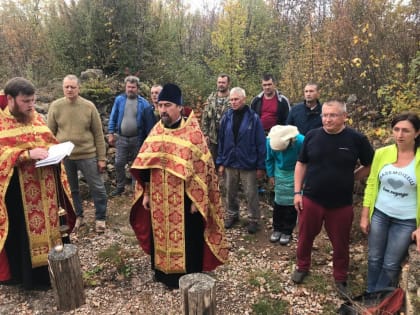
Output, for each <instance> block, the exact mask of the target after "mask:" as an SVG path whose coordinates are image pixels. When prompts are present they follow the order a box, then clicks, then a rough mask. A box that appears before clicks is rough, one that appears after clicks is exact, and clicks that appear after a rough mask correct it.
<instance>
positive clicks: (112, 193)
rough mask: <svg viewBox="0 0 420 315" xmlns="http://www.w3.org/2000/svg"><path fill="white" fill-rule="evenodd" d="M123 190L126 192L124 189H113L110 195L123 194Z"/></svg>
mask: <svg viewBox="0 0 420 315" xmlns="http://www.w3.org/2000/svg"><path fill="white" fill-rule="evenodd" d="M123 192H124V189H121V188H117V189H114V190H113V191H111V193H110V194H109V196H110V197H116V196H121V195H122V193H123Z"/></svg>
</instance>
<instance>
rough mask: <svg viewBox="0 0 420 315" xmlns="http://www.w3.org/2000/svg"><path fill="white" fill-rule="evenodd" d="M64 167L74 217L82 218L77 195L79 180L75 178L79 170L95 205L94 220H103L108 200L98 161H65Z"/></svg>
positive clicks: (79, 199)
mask: <svg viewBox="0 0 420 315" xmlns="http://www.w3.org/2000/svg"><path fill="white" fill-rule="evenodd" d="M64 167H65V168H66V173H67V178H68V180H69V184H70V190H71V196H72V198H73V203H74V207H75V209H76V215H77V216H78V217H83V207H82V200H81V198H80V193H79V179H78V176H77V171H78V170H80V171H81V172H82V174H83V176H84V177H85V179H86V182H87V184H88V186H89V190H90V193H91V195H92V198H93V203H94V204H95V210H96V211H95V219H96V220H105V218H106V206H107V202H108V198H107V195H106V189H105V185H104V181H103V179H102V176H101V173H99V170H98V160H97V159H96V158H91V159H82V160H70V159H65V160H64Z"/></svg>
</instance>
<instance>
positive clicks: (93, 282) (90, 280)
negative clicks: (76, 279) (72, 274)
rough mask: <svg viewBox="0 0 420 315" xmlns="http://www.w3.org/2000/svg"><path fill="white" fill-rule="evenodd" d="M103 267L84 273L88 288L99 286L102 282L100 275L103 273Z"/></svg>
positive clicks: (96, 267)
mask: <svg viewBox="0 0 420 315" xmlns="http://www.w3.org/2000/svg"><path fill="white" fill-rule="evenodd" d="M102 270H103V266H102V265H97V266H95V267H94V268H92V269H90V270H87V271H85V272H84V273H83V276H82V277H83V282H84V283H85V284H86V285H88V286H97V285H98V284H99V283H100V281H99V279H98V275H99V274H100V273H101V272H102Z"/></svg>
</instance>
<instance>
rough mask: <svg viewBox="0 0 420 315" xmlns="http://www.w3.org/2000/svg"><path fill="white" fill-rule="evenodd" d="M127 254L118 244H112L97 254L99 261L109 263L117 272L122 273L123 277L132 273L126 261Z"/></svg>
mask: <svg viewBox="0 0 420 315" xmlns="http://www.w3.org/2000/svg"><path fill="white" fill-rule="evenodd" d="M127 256H128V253H127V252H125V250H124V249H122V248H121V247H120V245H119V244H113V245H111V246H109V247H108V248H106V249H104V250H102V251H101V252H99V254H98V257H99V261H100V262H102V263H104V262H107V263H110V264H111V265H113V266H114V267H115V268H116V269H117V272H118V274H120V275H123V276H124V277H125V278H128V277H130V276H131V274H132V267H131V266H130V265H129V264H127V262H126V258H127Z"/></svg>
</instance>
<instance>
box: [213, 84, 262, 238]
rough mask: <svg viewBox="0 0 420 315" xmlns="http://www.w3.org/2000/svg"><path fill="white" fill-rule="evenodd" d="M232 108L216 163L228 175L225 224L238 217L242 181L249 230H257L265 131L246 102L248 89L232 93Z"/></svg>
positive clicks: (221, 132)
mask: <svg viewBox="0 0 420 315" xmlns="http://www.w3.org/2000/svg"><path fill="white" fill-rule="evenodd" d="M229 98H230V103H231V106H232V107H231V108H230V109H229V110H228V111H227V112H226V113H225V114H224V115H223V116H222V119H221V120H220V128H219V136H218V144H219V146H218V154H217V159H216V164H217V165H218V172H219V176H223V174H225V175H226V178H225V184H226V208H227V217H226V220H225V228H226V229H230V228H231V227H232V226H233V225H234V224H235V223H236V222H238V221H239V202H238V191H239V182H242V187H243V189H244V193H245V196H246V199H247V209H248V216H249V223H248V232H249V233H250V234H254V233H256V232H257V230H258V221H259V219H260V209H259V205H258V188H257V178H261V177H263V176H264V172H265V157H266V149H265V134H264V129H263V127H262V124H261V121H260V118H259V117H258V115H257V114H256V113H255V112H254V111H253V110H252V109H251V108H250V107H249V106H247V105H246V104H245V101H246V95H245V91H244V90H243V89H242V88H240V87H235V88H233V89H232V90H231V91H230V94H229Z"/></svg>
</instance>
